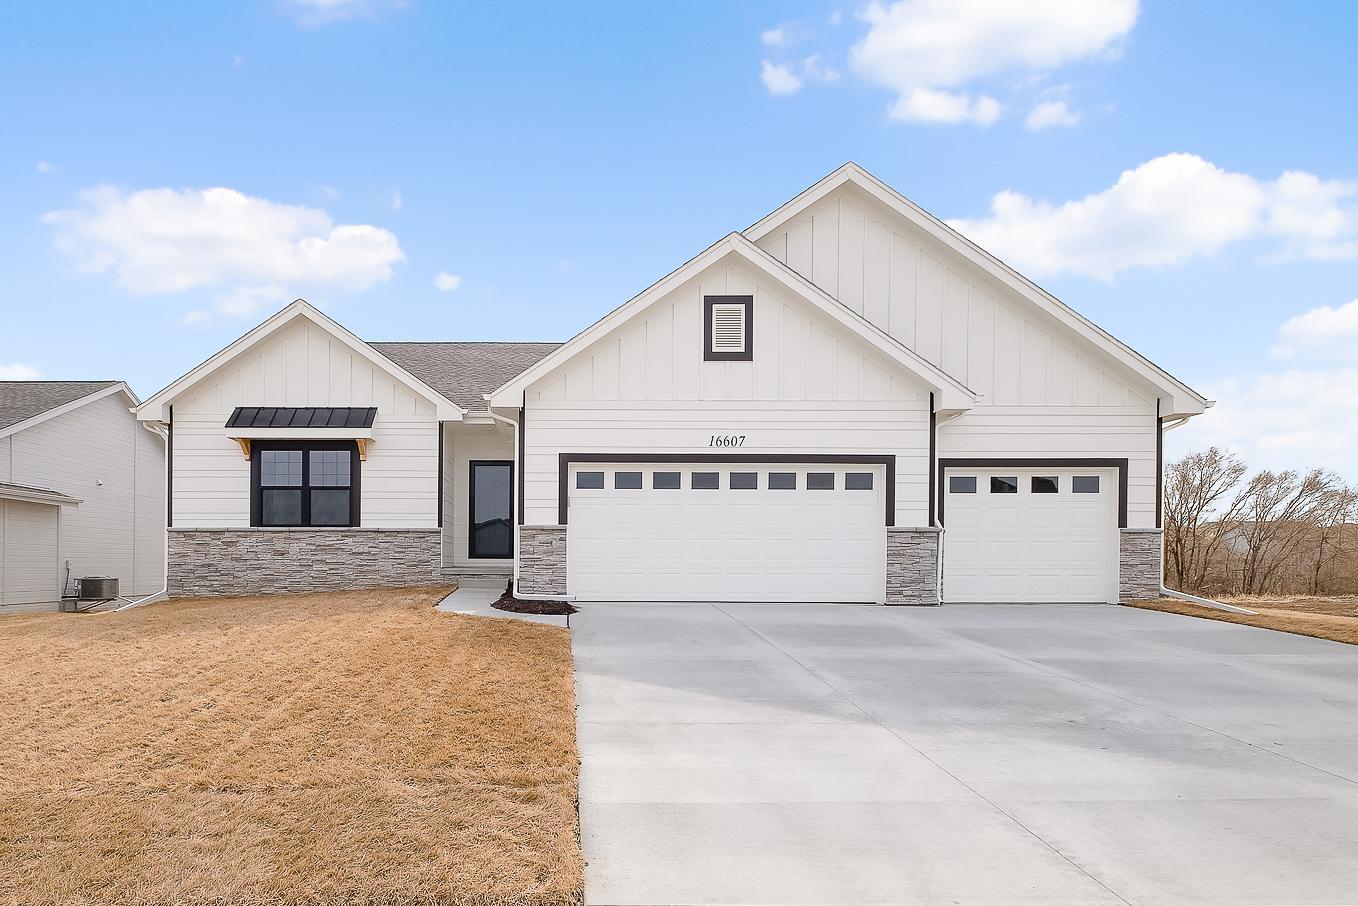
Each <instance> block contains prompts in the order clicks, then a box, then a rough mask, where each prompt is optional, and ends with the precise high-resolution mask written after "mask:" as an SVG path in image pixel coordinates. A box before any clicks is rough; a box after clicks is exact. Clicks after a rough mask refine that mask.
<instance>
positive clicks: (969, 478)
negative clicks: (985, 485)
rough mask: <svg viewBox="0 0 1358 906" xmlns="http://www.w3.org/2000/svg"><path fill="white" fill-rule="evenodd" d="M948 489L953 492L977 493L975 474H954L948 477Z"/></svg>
mask: <svg viewBox="0 0 1358 906" xmlns="http://www.w3.org/2000/svg"><path fill="white" fill-rule="evenodd" d="M948 491H949V493H952V494H975V493H976V476H975V475H954V476H952V477H951V478H949V479H948Z"/></svg>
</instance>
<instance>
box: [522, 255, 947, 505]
mask: <svg viewBox="0 0 1358 906" xmlns="http://www.w3.org/2000/svg"><path fill="white" fill-rule="evenodd" d="M746 294H748V295H753V296H754V332H753V334H754V335H753V346H754V355H753V361H704V358H703V307H702V306H703V297H704V296H708V295H746ZM524 405H525V409H526V422H527V427H526V431H525V434H524V440H525V450H524V453H525V456H524V468H525V475H524V501H525V513H524V522H525V523H526V524H528V525H552V524H556V523H557V522H558V512H557V504H558V499H557V493H558V468H559V464H558V453H562V452H590V453H617V454H631V455H636V456H644V455H645V454H647V453H665V454H688V453H692V454H697V455H698V456H701V455H702V454H733V453H734V454H741V455H743V456H749V457H751V458H754V457H757V456H758V455H759V454H766V453H773V454H780V455H787V454H811V455H827V454H844V453H849V452H852V453H855V454H875V455H882V456H887V455H894V456H895V457H896V475H897V485H896V488H895V492H896V495H895V496H896V522H897V523H898V524H901V525H923V524H924V523H925V521H926V520H927V498H928V487H927V480H926V477H925V476H927V474H928V454H929V393H928V389H927V388H926V387H925V386H924V385H923V384H922V383H921V382H920V381H919V380H918V379H917V378H916V377H915V376H914V375H912V374H910V373H909V372H907V371H906V370H905V369H903V368H902V367H901V366H900V365H898V364H897V363H895V362H892V361H891V360H890V359H888V358H887V357H885V356H883V355H882V354H881V353H880V352H878V351H877V350H875V349H873V348H872V347H871V346H869V345H868V344H867V343H865V342H864V341H862V340H861V339H860V338H859V337H858V336H857V335H855V334H853V333H852V332H851V331H848V330H846V329H845V328H843V327H841V326H840V325H838V324H836V323H835V322H833V321H832V320H831V319H830V318H829V317H828V316H826V315H825V314H824V313H823V312H821V311H820V310H819V309H818V308H816V307H815V306H813V305H811V304H809V303H807V302H805V301H804V300H802V299H800V298H798V297H796V296H794V295H793V294H792V293H791V292H789V291H788V290H787V289H785V288H783V287H781V286H778V285H775V284H774V283H772V282H771V281H770V280H769V278H768V277H767V276H764V275H761V274H759V273H758V272H756V271H755V270H754V269H753V268H751V267H750V266H749V265H747V264H744V263H742V259H739V258H738V257H735V256H727V257H726V258H724V259H722V260H720V261H718V262H715V263H714V264H712V265H711V266H709V267H708V268H706V269H704V270H703V271H701V272H700V273H698V274H697V275H695V276H694V277H693V278H692V279H690V280H688V281H686V282H685V283H684V284H682V285H681V286H679V287H677V288H676V289H674V290H673V291H672V292H670V293H668V294H667V295H665V296H664V297H662V298H661V299H659V300H657V301H656V302H654V303H653V304H651V305H650V306H649V307H648V308H647V309H646V310H645V311H644V312H642V313H640V314H638V315H637V316H636V317H634V318H632V319H631V320H629V321H627V322H626V323H625V324H623V325H622V326H620V327H619V328H618V329H617V330H614V331H612V332H610V333H609V334H607V335H605V336H604V337H602V338H600V339H599V340H598V341H596V342H595V343H594V344H592V345H591V346H590V347H589V348H587V349H585V350H582V351H581V352H580V353H579V354H577V355H575V356H574V357H572V358H571V359H570V360H569V361H567V362H565V363H563V365H562V366H561V367H559V368H557V369H556V370H555V371H553V372H551V373H550V374H548V375H546V376H544V377H543V378H541V379H540V380H538V381H536V382H535V383H534V384H533V385H531V386H530V387H529V388H528V390H527V392H526V394H525V404H524ZM713 437H743V438H744V440H743V443H741V445H740V446H737V447H728V446H714V445H713V441H712V439H713Z"/></svg>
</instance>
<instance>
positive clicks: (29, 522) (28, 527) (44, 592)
mask: <svg viewBox="0 0 1358 906" xmlns="http://www.w3.org/2000/svg"><path fill="white" fill-rule="evenodd" d="M60 518H61V507H57V506H51V505H49V504H43V503H28V502H25V501H19V500H0V605H4V606H6V607H12V606H15V605H20V604H45V603H47V602H50V601H55V600H56V599H57V598H58V597H60V590H59V589H58V583H59V582H60V578H59V576H58V573H57V544H58V537H59V534H60V523H59V520H60ZM0 609H3V608H0Z"/></svg>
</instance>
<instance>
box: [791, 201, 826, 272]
mask: <svg viewBox="0 0 1358 906" xmlns="http://www.w3.org/2000/svg"><path fill="white" fill-rule="evenodd" d="M814 243H815V228H814V226H813V224H812V222H811V218H810V217H804V218H802V219H800V220H798V221H797V222H796V223H794V224H793V225H792V226H791V227H790V228H789V229H788V232H787V266H788V267H790V268H792V269H793V270H794V271H796V272H797V273H799V274H801V275H802V276H803V277H805V278H806V279H808V280H812V281H814V279H815V278H814V276H813V275H812V271H814V270H815V266H814V263H813V255H812V251H811V250H812V247H813V245H814ZM817 285H818V286H819V285H820V284H817ZM821 288H822V289H824V287H821Z"/></svg>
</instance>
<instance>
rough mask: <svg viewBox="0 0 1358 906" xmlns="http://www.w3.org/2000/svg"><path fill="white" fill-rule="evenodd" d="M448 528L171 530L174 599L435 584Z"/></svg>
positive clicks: (171, 592)
mask: <svg viewBox="0 0 1358 906" xmlns="http://www.w3.org/2000/svg"><path fill="white" fill-rule="evenodd" d="M440 534H441V530H440V529H437V528H432V529H378V528H339V529H320V528H246V529H211V528H203V529H200V528H171V529H170V530H169V552H168V575H167V578H166V585H167V588H168V592H169V595H170V597H175V598H178V597H210V596H221V595H256V594H294V593H298V592H308V591H339V590H345V589H351V588H384V587H399V586H413V585H436V584H438V582H439V576H438V567H439V557H440Z"/></svg>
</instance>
